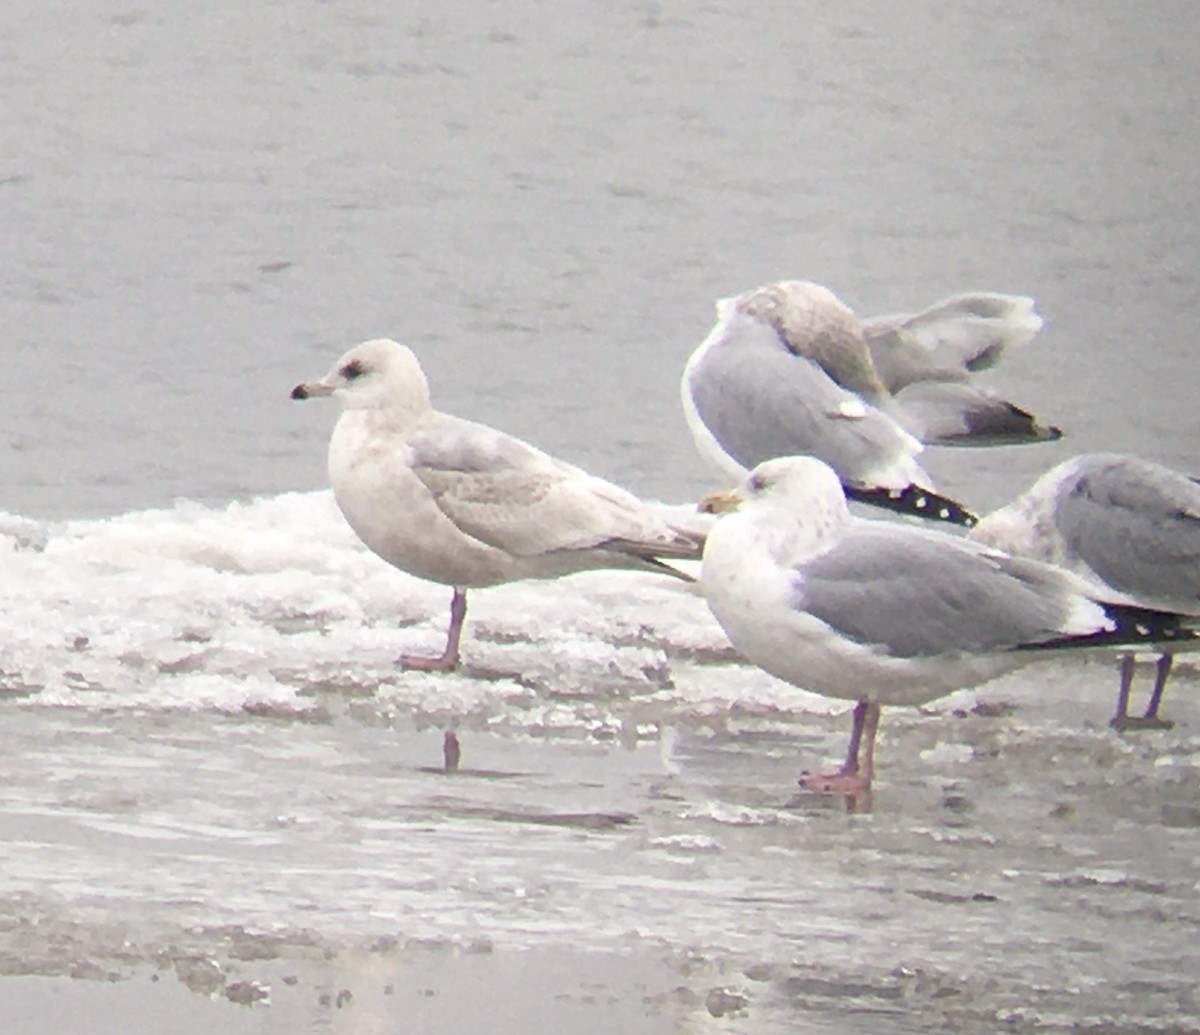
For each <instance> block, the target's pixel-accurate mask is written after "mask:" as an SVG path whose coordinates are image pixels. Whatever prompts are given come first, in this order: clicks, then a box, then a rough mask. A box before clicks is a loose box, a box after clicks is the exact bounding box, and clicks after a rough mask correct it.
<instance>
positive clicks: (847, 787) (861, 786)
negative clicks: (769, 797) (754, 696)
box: [800, 701, 880, 796]
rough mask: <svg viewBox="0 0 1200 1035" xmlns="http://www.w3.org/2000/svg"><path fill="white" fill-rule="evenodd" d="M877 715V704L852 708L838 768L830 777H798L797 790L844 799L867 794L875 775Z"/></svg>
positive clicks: (829, 774) (862, 703)
mask: <svg viewBox="0 0 1200 1035" xmlns="http://www.w3.org/2000/svg"><path fill="white" fill-rule="evenodd" d="M879 711H880V709H879V705H878V704H875V703H873V702H868V701H859V702H858V704H856V705H855V706H854V722H853V725H852V726H851V729H850V745H849V748H848V749H847V751H846V761H845V762H843V763H842V768H841V769H838V770H837V771H836V772H832V773H801V774H800V786H801V787H803V788H804V790H806V791H817V792H820V793H833V794H845V795H847V796H853V795H857V794H865V793H866V792H868V791H869V790H870V789H871V777H872V776H873V775H874V773H875V734H876V732H877V731H878V729H879ZM860 753H861V755H862V759H861V761H860V758H859V755H860Z"/></svg>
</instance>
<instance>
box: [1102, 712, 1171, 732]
mask: <svg viewBox="0 0 1200 1035" xmlns="http://www.w3.org/2000/svg"><path fill="white" fill-rule="evenodd" d="M1108 724H1109V725H1110V726H1111V727H1112V728H1113V729H1115V730H1117V731H1119V732H1121V733H1124V732H1125V731H1126V730H1173V729H1174V728H1175V723H1173V722H1172V721H1171V720H1170V719H1160V718H1159V717H1158V716H1157V715H1114V716H1113V717H1112V718H1111V719H1109V721H1108Z"/></svg>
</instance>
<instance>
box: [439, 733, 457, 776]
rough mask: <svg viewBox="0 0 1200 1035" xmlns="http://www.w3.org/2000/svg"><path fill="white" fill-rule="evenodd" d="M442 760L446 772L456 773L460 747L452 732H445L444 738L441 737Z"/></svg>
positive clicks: (455, 735)
mask: <svg viewBox="0 0 1200 1035" xmlns="http://www.w3.org/2000/svg"><path fill="white" fill-rule="evenodd" d="M442 758H443V760H444V761H445V766H444V768H445V771H446V772H448V773H457V772H458V763H459V761H460V760H461V759H462V745H460V744H459V742H458V735H457V734H456V733H455V732H454V731H453V730H446V734H445V736H444V737H442Z"/></svg>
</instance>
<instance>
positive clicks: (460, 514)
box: [292, 339, 703, 765]
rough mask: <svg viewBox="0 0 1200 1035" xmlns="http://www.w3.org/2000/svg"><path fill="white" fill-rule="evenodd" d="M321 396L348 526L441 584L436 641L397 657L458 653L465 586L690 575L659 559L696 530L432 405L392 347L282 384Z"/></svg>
mask: <svg viewBox="0 0 1200 1035" xmlns="http://www.w3.org/2000/svg"><path fill="white" fill-rule="evenodd" d="M323 395H332V396H334V398H336V399H337V400H338V401H339V402H340V403H341V404H342V414H341V416H340V417H339V419H338V422H337V425H336V426H335V427H334V429H333V436H332V438H331V439H330V442H329V480H330V482H331V483H332V485H333V495H334V498H335V499H336V500H337V504H338V506H339V507H340V508H341V511H342V513H343V514H344V515H345V517H346V520H347V521H348V522H349V524H350V527H351V528H353V529H354V531H355V533H357V535H358V537H359V538H360V539H361V540H362V541H363V542H364V543H365V544H366V545H367V546H368V547H370V549H371V550H373V551H374V552H375V553H377V554H378V555H379V556H380V557H382V558H383V559H384V560H385V561H387V562H388V563H389V564H393V565H395V566H396V567H397V568H399V569H401V570H402V571H406V572H408V573H409V574H411V575H415V576H417V577H418V578H422V579H428V580H429V581H431V582H440V583H442V584H443V585H447V586H452V587H453V589H454V595H453V599H452V602H451V605H450V628H449V632H448V635H447V639H446V647H445V650H444V651H443V652H442V653H441V655H438V656H434V657H422V656H412V655H405V656H403V657H401V658H400V659H399V660H400V664H401V665H403V666H404V667H406V668H416V669H424V670H436V671H448V670H451V669H453V668H455V667H456V666H457V665H458V661H459V638H460V635H461V633H462V625H463V620H464V618H465V617H466V611H467V589H468V588H475V587H479V586H494V585H497V584H499V583H503V582H511V581H513V580H516V579H547V578H556V577H558V576H561V575H567V574H570V573H572V572H577V571H584V570H588V569H594V568H629V569H633V570H637V571H646V572H657V573H659V574H666V575H673V576H675V577H677V578H680V579H684V580H687V581H691V579H690V577H689V576H687V575H685V574H684V573H682V572H679V571H676V570H675V569H674V568H672V567H671V566H670V565H668V564H665V563H664V562H663V561H662V560H660V559H659V558H662V557H668V558H681V559H697V558H698V557H699V556H700V549H701V547H702V545H703V540H702V537H701V536H700V535H699V534H697V533H693V532H688V531H686V530H682V529H678V528H675V527H673V526H671V525H669V524H667V523H666V522H665V521H664V520H663V519H662V518H660V517H659V516H658V514H657V513H656V512H655V511H654V510H653V509H652V508H650V507H649V506H647V505H646V504H644V503H642V502H641V501H640V500H638V499H637V498H636V497H635V496H633V495H631V494H630V493H628V492H626V491H625V490H624V489H621V488H618V487H617V486H615V485H613V484H611V483H609V482H606V481H604V480H602V479H600V478H595V477H593V476H591V475H589V474H587V473H586V472H585V471H582V470H580V469H579V468H577V467H572V466H571V465H570V464H566V463H563V462H561V461H559V460H555V459H554V458H553V457H551V456H548V455H547V454H545V453H543V452H541V450H538V449H535V448H534V447H533V446H531V445H529V444H527V443H525V442H522V441H521V440H520V439H516V438H513V437H512V436H511V435H506V434H504V433H503V432H501V431H496V430H495V429H493V428H489V427H486V426H485V425H482V424H475V423H473V422H471V421H467V420H461V419H460V418H458V417H452V416H449V415H448V414H444V413H439V412H438V411H437V410H435V409H433V407H432V405H431V404H430V400H429V385H428V383H427V382H426V380H425V374H424V372H423V371H422V370H421V366H420V364H419V363H418V362H417V357H416V356H415V355H414V354H413V352H412V350H411V349H409V348H407V347H406V346H404V345H400V344H398V343H396V342H394V341H390V340H388V339H377V340H374V341H368V342H364V343H363V344H361V345H358V346H356V347H355V348H353V349H351V350H350V351H349V352H347V353H346V354H345V355H344V356H342V358H341V359H339V360H338V361H337V362H336V363H335V364H334V366H333V369H331V370H330V371H329V373H328V374H327V375H326V376H325V377H324V378H323V379H321V380H320V381H309V382H306V383H303V384H299V385H297V386H296V387H295V388H294V389H293V390H292V398H293V399H309V398H313V397H315V396H323ZM447 764H448V765H449V763H447Z"/></svg>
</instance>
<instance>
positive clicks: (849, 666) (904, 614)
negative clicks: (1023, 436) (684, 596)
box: [700, 457, 1197, 794]
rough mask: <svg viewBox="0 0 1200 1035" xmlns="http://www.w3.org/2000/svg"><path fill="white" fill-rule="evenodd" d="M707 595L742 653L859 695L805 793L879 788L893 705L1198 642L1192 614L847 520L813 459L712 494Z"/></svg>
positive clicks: (894, 527) (825, 471) (788, 676)
mask: <svg viewBox="0 0 1200 1035" xmlns="http://www.w3.org/2000/svg"><path fill="white" fill-rule="evenodd" d="M707 506H708V509H710V510H713V511H717V512H720V511H722V510H726V509H731V508H732V509H733V512H732V513H728V514H725V515H724V516H723V517H721V519H720V520H719V521H717V522H716V524H715V525H714V526H713V528H712V529H711V530H710V531H709V533H708V541H707V543H706V545H705V548H704V563H703V565H702V568H701V576H700V582H701V588H702V590H703V591H704V595H705V598H706V599H707V601H708V605H709V607H710V608H711V609H712V612H713V614H714V615H715V616H716V619H717V621H718V622H719V623H720V624H721V626H722V628H724V630H725V632H726V634H727V635H728V636H729V639H730V641H731V642H732V643H733V646H734V647H735V648H737V649H738V650H739V651H740V652H741V653H742V654H744V655H745V656H746V657H747V658H748V659H749V660H750V661H752V662H753V663H754V664H756V665H758V666H759V667H761V668H763V669H765V670H766V671H767V672H770V673H771V674H772V675H775V676H778V677H779V678H780V679H783V680H786V681H787V682H789V683H791V684H793V685H794V686H798V687H801V688H803V689H805V690H809V691H812V692H813V693H818V694H823V695H825V696H827V697H836V698H843V699H845V700H851V701H854V702H856V704H855V708H854V726H853V731H852V733H851V737H850V747H849V750H848V751H847V754H846V761H845V763H844V764H843V766H842V767H841V768H840V769H839V770H838V771H836V772H833V773H828V774H821V775H806V776H804V777H803V778H802V780H801V784H802V785H803V786H804V787H806V788H807V789H810V790H833V791H841V792H843V793H846V794H855V793H858V792H860V791H865V790H866V789H867V788H869V787H870V784H871V778H872V775H873V771H874V744H875V733H876V730H877V728H878V724H879V714H880V708H881V706H882V705H885V704H889V705H892V704H901V705H919V704H923V703H925V702H926V701H930V700H933V699H934V698H936V697H940V696H942V695H944V694H948V693H950V692H952V691H954V690H960V689H964V688H966V687H971V686H975V685H977V684H979V683H982V682H985V681H986V680H989V679H992V678H994V677H996V676H999V675H1001V674H1003V673H1005V672H1008V671H1010V670H1012V669H1015V668H1018V667H1020V666H1022V665H1025V664H1028V663H1030V662H1033V661H1036V660H1037V659H1038V658H1041V657H1044V656H1046V655H1047V654H1048V653H1050V652H1053V651H1060V650H1064V649H1080V648H1098V647H1108V646H1113V645H1121V644H1139V643H1160V642H1169V641H1173V640H1180V641H1183V640H1192V641H1195V640H1196V638H1197V633H1196V632H1195V629H1194V627H1193V625H1192V624H1191V623H1190V621H1189V619H1187V618H1186V617H1184V616H1180V615H1175V614H1170V613H1166V612H1159V611H1151V610H1147V609H1145V608H1140V607H1132V606H1127V605H1123V604H1113V603H1109V602H1107V601H1104V600H1101V599H1098V598H1095V597H1092V596H1089V595H1088V594H1087V593H1086V592H1085V591H1084V588H1083V585H1082V583H1081V582H1080V581H1079V580H1078V579H1076V578H1075V577H1074V576H1073V575H1071V574H1069V573H1068V572H1065V571H1061V570H1060V569H1058V568H1054V567H1051V566H1049V565H1045V564H1040V563H1038V562H1036V561H1031V560H1026V559H1022V558H1014V557H1011V556H1009V555H1007V554H1004V553H1001V552H1000V551H997V550H993V549H990V548H988V547H985V546H982V545H980V544H978V543H975V542H972V541H970V540H967V539H963V538H961V537H958V536H953V535H948V534H946V533H943V532H937V531H934V530H931V529H928V528H916V527H910V526H906V525H899V524H895V523H890V522H882V521H870V520H864V519H862V518H858V517H854V516H852V515H851V514H850V511H849V510H848V508H847V506H846V499H845V496H844V495H843V492H842V487H841V484H840V483H839V481H838V477H837V475H836V474H835V473H834V472H833V471H832V470H831V469H830V468H829V467H828V466H827V465H825V464H823V463H821V461H819V460H814V459H812V458H811V457H784V458H781V459H776V460H769V461H767V462H766V463H763V464H760V465H759V466H758V467H756V468H755V469H754V471H753V472H752V473H751V474H750V476H749V478H748V479H747V480H746V481H745V483H744V485H743V487H742V488H741V489H740V490H737V491H735V492H733V493H726V494H713V495H712V496H710V497H708V498H707Z"/></svg>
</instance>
